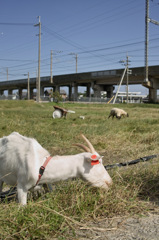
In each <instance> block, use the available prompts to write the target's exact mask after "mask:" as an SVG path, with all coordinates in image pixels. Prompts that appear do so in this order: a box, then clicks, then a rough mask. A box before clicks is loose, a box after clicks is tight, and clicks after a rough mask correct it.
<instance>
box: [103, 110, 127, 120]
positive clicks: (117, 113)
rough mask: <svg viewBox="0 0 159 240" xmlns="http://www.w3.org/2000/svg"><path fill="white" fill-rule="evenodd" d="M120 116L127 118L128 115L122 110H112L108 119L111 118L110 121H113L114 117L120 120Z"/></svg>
mask: <svg viewBox="0 0 159 240" xmlns="http://www.w3.org/2000/svg"><path fill="white" fill-rule="evenodd" d="M122 116H123V117H125V116H127V117H129V115H128V113H127V112H125V111H124V110H123V109H120V108H112V109H111V111H110V114H109V117H108V118H110V117H112V119H113V118H114V117H116V118H118V119H120V118H121V117H122Z"/></svg>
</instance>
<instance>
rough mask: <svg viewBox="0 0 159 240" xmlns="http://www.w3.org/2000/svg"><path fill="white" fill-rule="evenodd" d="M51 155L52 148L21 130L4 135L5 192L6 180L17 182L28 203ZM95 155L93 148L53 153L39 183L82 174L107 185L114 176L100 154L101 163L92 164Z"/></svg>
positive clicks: (1, 177) (0, 172) (0, 151)
mask: <svg viewBox="0 0 159 240" xmlns="http://www.w3.org/2000/svg"><path fill="white" fill-rule="evenodd" d="M83 137H84V136H83ZM81 145H82V144H81ZM92 147H93V146H92ZM87 149H90V148H87ZM95 154H97V155H98V156H99V154H98V153H96V152H95ZM49 155H50V154H49V152H48V151H47V150H45V149H44V148H43V147H42V146H41V145H40V144H39V143H38V142H37V141H36V140H35V139H33V138H28V137H24V136H22V135H20V134H19V133H17V132H13V133H11V134H10V135H9V136H6V137H3V138H0V192H2V186H3V182H6V183H7V184H9V185H12V186H13V185H16V184H17V194H18V201H19V203H20V204H22V205H25V204H26V203H27V192H28V190H29V189H31V188H33V187H34V186H35V185H36V182H37V180H38V174H39V168H40V167H41V166H42V165H43V164H44V161H45V159H46V157H47V156H49ZM91 155H92V153H91V152H84V153H80V154H76V155H70V156H54V157H52V159H51V160H50V161H49V163H48V165H47V166H46V169H45V171H44V174H43V176H42V177H41V180H40V181H39V185H42V184H43V183H52V182H57V181H59V180H66V179H68V178H74V177H79V178H82V179H83V180H86V181H88V182H89V183H90V184H91V185H92V186H96V187H102V188H105V189H107V188H108V185H109V184H111V183H112V179H111V177H110V176H109V174H108V172H107V171H106V170H105V168H104V166H103V164H102V158H101V157H100V156H99V162H100V163H99V164H97V165H94V166H91V159H90V157H91Z"/></svg>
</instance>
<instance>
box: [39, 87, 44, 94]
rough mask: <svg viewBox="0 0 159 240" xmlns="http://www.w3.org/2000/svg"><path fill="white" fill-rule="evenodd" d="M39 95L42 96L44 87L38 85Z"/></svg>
mask: <svg viewBox="0 0 159 240" xmlns="http://www.w3.org/2000/svg"><path fill="white" fill-rule="evenodd" d="M40 96H44V87H42V86H41V87H40Z"/></svg>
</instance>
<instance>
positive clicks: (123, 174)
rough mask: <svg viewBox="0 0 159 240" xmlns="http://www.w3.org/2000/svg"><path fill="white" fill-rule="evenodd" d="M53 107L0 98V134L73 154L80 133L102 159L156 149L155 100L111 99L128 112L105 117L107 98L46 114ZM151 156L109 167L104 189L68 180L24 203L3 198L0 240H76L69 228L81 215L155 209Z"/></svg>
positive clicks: (157, 164)
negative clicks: (124, 101) (62, 113)
mask: <svg viewBox="0 0 159 240" xmlns="http://www.w3.org/2000/svg"><path fill="white" fill-rule="evenodd" d="M53 105H54V104H53V103H40V104H38V103H36V102H34V101H0V118H1V121H0V137H3V136H6V135H9V134H10V133H11V132H13V131H17V132H19V133H20V134H22V135H25V136H28V137H34V138H36V139H37V141H38V142H39V143H40V144H41V145H42V146H43V147H44V148H46V149H47V150H48V151H49V152H50V154H51V155H52V156H53V155H57V154H58V155H65V154H76V153H79V152H80V150H79V149H77V148H75V147H73V146H72V144H73V143H75V142H83V141H82V138H81V136H80V134H81V133H83V134H84V135H85V136H86V137H87V138H88V139H89V140H90V141H91V142H92V144H93V146H94V147H95V149H96V150H97V151H98V153H99V154H101V155H103V156H104V158H103V162H104V165H107V164H113V163H119V162H126V161H130V160H134V159H137V158H140V157H145V156H148V155H153V154H158V153H159V150H158V143H159V105H155V104H119V105H113V107H115V106H116V107H121V108H123V109H124V110H125V111H127V112H128V113H129V118H123V119H121V120H117V119H113V120H112V119H108V115H109V112H110V109H111V108H112V105H110V104H74V103H65V104H62V103H60V104H59V106H62V107H64V108H67V109H70V110H73V111H75V114H71V113H68V114H67V118H66V119H65V118H61V119H53V118H52V113H53V110H54V108H53ZM81 115H82V116H85V119H84V120H83V119H80V118H79V116H81ZM158 160H159V158H155V159H153V160H150V161H148V162H144V163H139V164H137V165H133V166H129V167H123V168H115V169H110V170H109V174H110V176H111V177H112V179H113V182H114V184H113V186H112V187H111V189H110V190H109V191H108V192H105V191H104V190H101V189H96V188H93V187H88V186H87V184H86V183H84V182H82V181H81V180H73V181H71V180H69V181H66V182H59V183H57V184H56V185H55V187H54V189H53V192H51V193H47V194H45V195H42V196H41V197H40V198H37V199H34V200H33V199H32V198H30V199H29V201H28V205H27V206H26V207H24V208H19V207H18V205H17V203H16V202H15V201H12V202H10V203H2V204H0V213H1V217H0V239H40V240H41V239H78V238H76V237H75V228H78V227H79V228H80V227H84V226H86V225H87V222H88V221H91V220H94V221H98V220H101V219H106V218H113V217H117V216H132V215H135V214H138V215H143V214H146V213H147V212H150V211H158V204H159V181H158V179H159V161H158ZM68 236H69V237H68Z"/></svg>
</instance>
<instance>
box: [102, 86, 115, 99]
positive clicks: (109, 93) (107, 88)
mask: <svg viewBox="0 0 159 240" xmlns="http://www.w3.org/2000/svg"><path fill="white" fill-rule="evenodd" d="M104 90H105V91H106V92H107V98H112V97H113V90H114V86H113V85H110V86H105V87H104Z"/></svg>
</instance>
